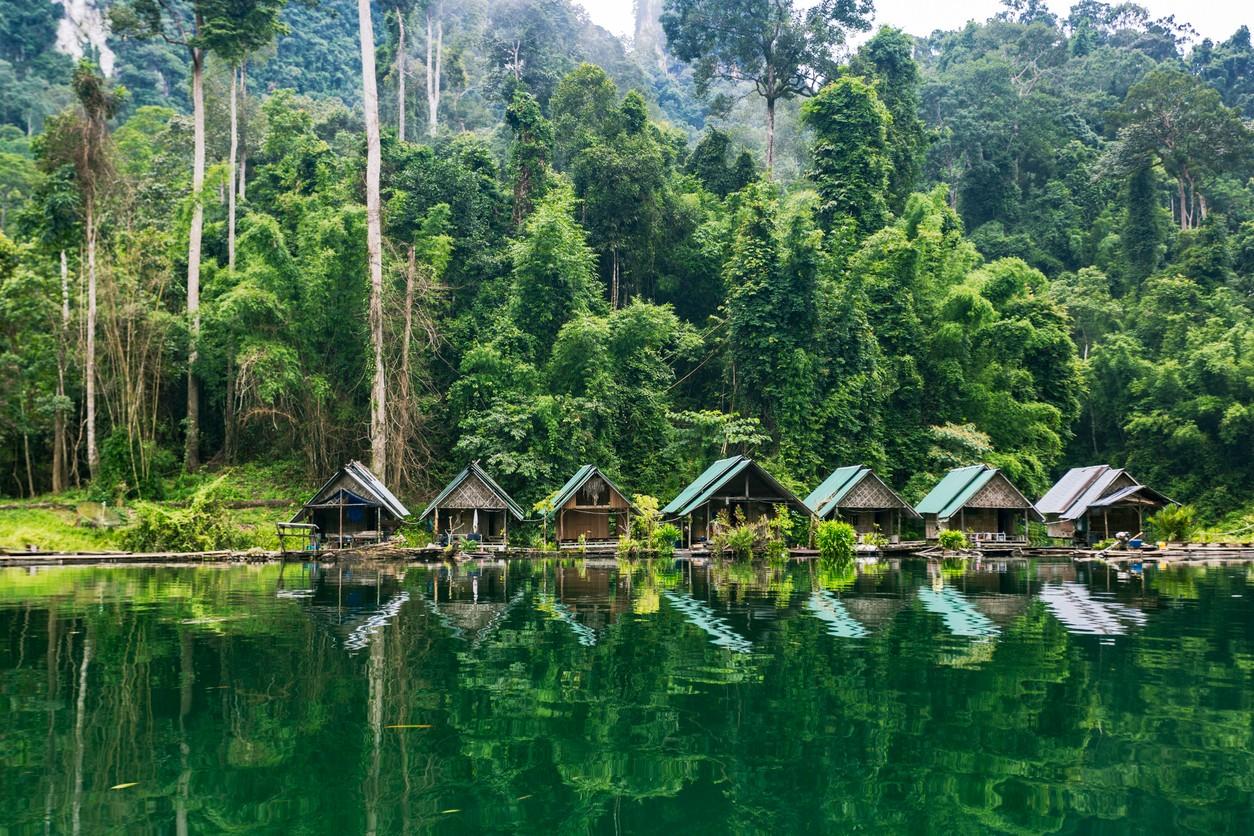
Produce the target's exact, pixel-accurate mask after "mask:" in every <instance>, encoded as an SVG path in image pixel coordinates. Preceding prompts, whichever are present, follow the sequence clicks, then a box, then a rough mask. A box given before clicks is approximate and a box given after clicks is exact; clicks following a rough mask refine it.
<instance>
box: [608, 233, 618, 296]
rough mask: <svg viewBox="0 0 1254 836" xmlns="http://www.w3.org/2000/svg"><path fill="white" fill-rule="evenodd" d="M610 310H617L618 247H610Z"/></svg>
mask: <svg viewBox="0 0 1254 836" xmlns="http://www.w3.org/2000/svg"><path fill="white" fill-rule="evenodd" d="M610 310H614V311H616V310H618V247H611V248H610Z"/></svg>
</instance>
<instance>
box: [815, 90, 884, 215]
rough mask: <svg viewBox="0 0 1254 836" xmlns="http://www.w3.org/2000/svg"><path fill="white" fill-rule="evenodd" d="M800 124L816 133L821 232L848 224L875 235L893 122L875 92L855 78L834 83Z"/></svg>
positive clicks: (817, 99)
mask: <svg viewBox="0 0 1254 836" xmlns="http://www.w3.org/2000/svg"><path fill="white" fill-rule="evenodd" d="M801 119H802V122H803V123H804V124H805V125H807V126H808V127H809V128H810V129H811V131H813V133H814V147H813V149H812V151H811V154H812V156H813V159H814V163H813V168H812V169H811V171H810V177H811V179H813V180H814V183H815V186H816V187H817V188H818V191H819V195H820V196H821V198H822V202H821V203H820V204H819V211H818V215H819V218H820V220H821V221H822V224H823V226H824V228H826V229H835V228H837V227H839V226H841V225H842V224H845V223H851V224H852V225H853V228H854V230H855V232H856V234H857V235H859V236H864V235H867V234H868V233H871V232H874V231H875V230H877V229H879V228H880V226H882V225H883V223H884V219H885V217H886V215H887V214H888V188H889V173H890V171H891V162H892V161H891V160H890V157H889V152H888V126H889V125H890V124H891V123H892V116H891V114H889V112H888V108H886V107H884V105H883V103H882V102H881V101H880V98H879V96H878V95H877V94H876V92H875V88H874V87H873V86H872V85H870V84H868V83H867V82H866V81H864V80H863V79H860V78H858V77H857V76H845V77H843V78H840V79H837V80H836V81H834V82H832V83H831V84H829V85H827V86H826V87H824V88H823V89H822V90H821V91H819V94H818V95H817V96H815V97H813V98H811V99H808V100H807V101H806V103H805V104H804V105H802V107H801ZM903 199H904V197H903Z"/></svg>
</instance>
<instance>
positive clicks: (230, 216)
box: [201, 0, 287, 269]
mask: <svg viewBox="0 0 1254 836" xmlns="http://www.w3.org/2000/svg"><path fill="white" fill-rule="evenodd" d="M285 2H286V0H204V2H203V6H204V21H203V28H202V31H201V39H202V40H203V42H204V44H205V46H206V47H207V48H208V50H209V51H210V52H212V53H214V54H215V55H217V56H218V57H220V58H222V59H223V60H225V61H226V62H227V64H228V65H230V68H231V151H230V158H229V161H228V172H229V173H228V175H227V204H228V205H227V235H226V252H227V266H228V267H230V268H232V269H234V268H235V198H236V194H237V189H236V176H237V170H236V165H237V163H238V161H239V101H238V99H239V81H240V76H241V73H242V71H243V64H244V61H245V60H246V59H247V57H248V55H249V54H250V53H252V52H255V51H256V50H258V49H260V48H261V47H263V46H265V45H266V44H268V43H270V41H272V40H273V39H274V37H275V36H276V35H281V34H283V33H284V32H286V31H287V26H286V24H284V23H282V22H281V21H280V20H279V13H280V12H281V11H282V10H283V4H284V3H285Z"/></svg>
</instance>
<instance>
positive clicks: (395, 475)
mask: <svg viewBox="0 0 1254 836" xmlns="http://www.w3.org/2000/svg"><path fill="white" fill-rule="evenodd" d="M417 281H418V257H417V253H416V252H415V251H414V245H413V244H410V245H409V253H408V259H407V263H406V268H405V311H404V327H403V329H402V331H401V368H400V372H399V374H398V375H397V381H396V382H397V386H398V387H399V391H398V392H397V393H396V395H397V397H396V398H395V399H394V400H393V402H392V407H393V409H392V412H393V413H394V414H395V416H396V420H395V421H393V422H392V431H393V432H394V433H396V437H395V438H393V439H392V455H391V465H392V481H391V484H392V486H393V487H396V486H398V485H400V484H401V480H402V479H403V478H404V475H405V474H404V469H405V446H406V444H408V442H409V434H410V430H411V425H412V409H413V404H412V402H411V401H410V396H411V391H410V388H411V387H410V378H409V376H410V351H411V346H412V345H413V335H414V286H415V284H416V283H417Z"/></svg>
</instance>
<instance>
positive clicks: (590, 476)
mask: <svg viewBox="0 0 1254 836" xmlns="http://www.w3.org/2000/svg"><path fill="white" fill-rule="evenodd" d="M636 510H637V509H636V507H635V506H634V505H632V503H631V500H629V499H628V498H627V496H626V494H624V493H623V492H622V491H621V490H619V488H618V486H617V485H615V484H614V483H613V482H612V481H610V478H609V477H608V476H606V475H605V474H604V473H602V472H601V471H600V470H598V469H597V467H596V466H595V465H591V464H585V465H584V466H583V467H581V468H579V470H578V471H577V472H576V473H575V475H574V476H572V477H570V479H569V480H568V481H567V482H566V484H565V485H563V486H562V489H561V490H559V491H558V492H557V496H556V497H554V499H553V510H552V511H550V515H551V516H552V517H553V518H554V520H555V535H556V537H557V542H558V543H559V544H560V543H575V542H578V541H579V539H580V538H583V542H585V543H606V544H612V543H617V542H618V540H619V539H620V538H622V537H626V536H627V534H628V532H629V531H630V524H631V515H632V513H633V512H634V511H636Z"/></svg>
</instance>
